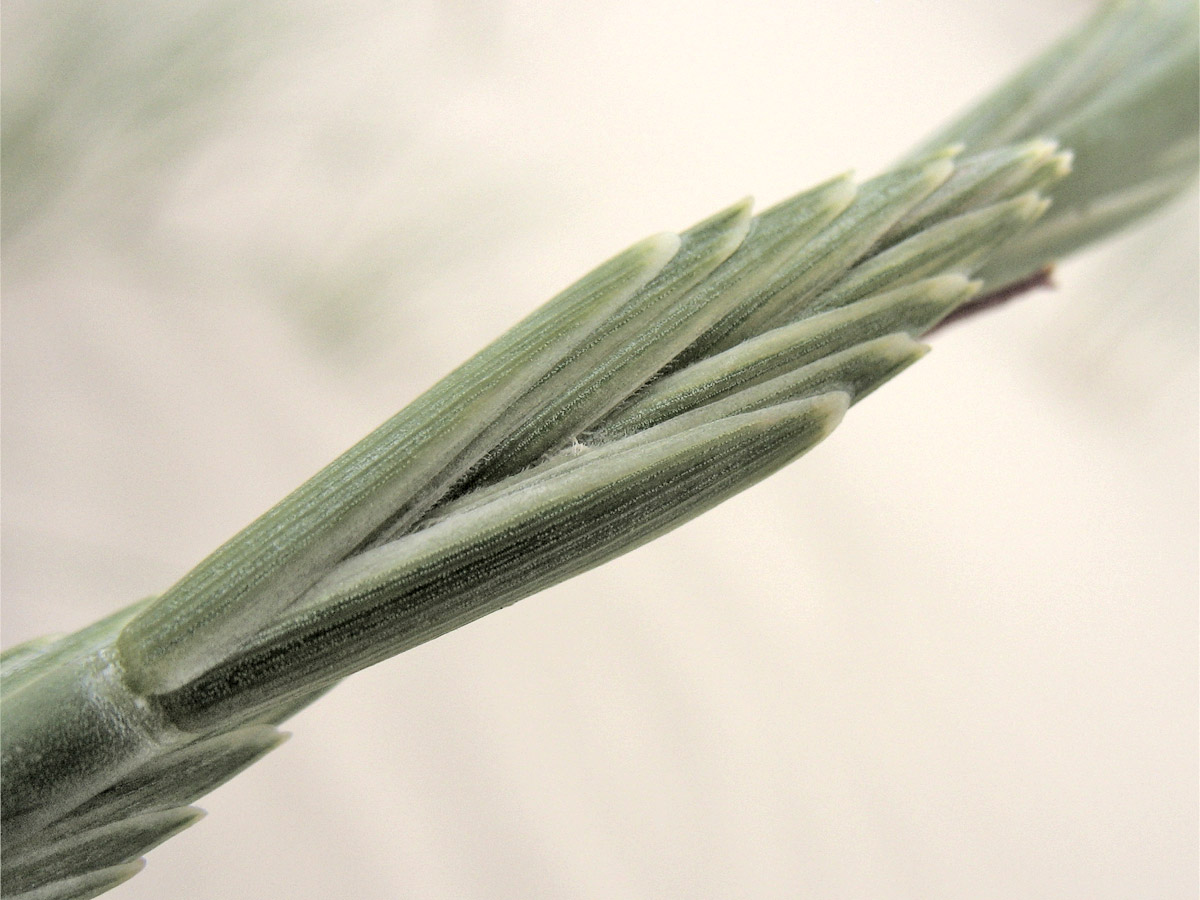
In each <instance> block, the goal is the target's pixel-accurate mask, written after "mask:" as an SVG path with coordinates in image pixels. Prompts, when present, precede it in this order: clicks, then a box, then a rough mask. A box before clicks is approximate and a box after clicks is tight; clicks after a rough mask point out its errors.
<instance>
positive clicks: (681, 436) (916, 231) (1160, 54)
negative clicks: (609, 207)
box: [2, 0, 1197, 898]
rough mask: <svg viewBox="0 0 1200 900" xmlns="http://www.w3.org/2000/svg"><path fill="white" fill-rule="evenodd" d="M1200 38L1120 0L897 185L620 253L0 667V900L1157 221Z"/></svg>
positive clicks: (95, 871) (1187, 18)
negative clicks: (175, 556) (219, 529)
mask: <svg viewBox="0 0 1200 900" xmlns="http://www.w3.org/2000/svg"><path fill="white" fill-rule="evenodd" d="M1195 19H1196V14H1195V8H1194V4H1191V3H1179V2H1175V0H1172V2H1169V3H1165V4H1154V3H1131V4H1116V5H1114V6H1112V7H1110V8H1109V9H1107V10H1106V11H1105V12H1103V13H1102V14H1101V15H1099V16H1098V17H1096V18H1095V19H1094V20H1092V21H1091V22H1089V23H1087V24H1086V25H1085V26H1084V27H1083V28H1082V29H1081V30H1080V31H1079V32H1078V33H1077V34H1075V35H1073V36H1071V37H1069V38H1068V39H1067V40H1066V41H1064V42H1063V43H1062V44H1061V45H1060V46H1059V47H1057V48H1055V49H1053V50H1051V51H1050V52H1049V53H1048V54H1047V55H1046V56H1045V57H1043V58H1042V59H1041V60H1039V61H1037V62H1035V63H1034V64H1033V65H1032V66H1031V67H1029V68H1028V69H1027V70H1026V71H1025V72H1023V73H1022V74H1020V75H1019V76H1018V77H1017V78H1016V79H1015V80H1014V81H1013V82H1012V83H1011V84H1010V85H1008V86H1006V87H1005V88H1004V89H1002V90H1001V91H999V92H998V93H997V94H996V95H994V96H993V97H992V98H989V99H988V100H987V101H985V103H984V104H982V105H981V106H980V107H978V108H977V109H976V110H975V111H974V112H972V113H970V114H968V115H967V116H966V117H964V118H963V119H962V120H960V121H959V122H958V123H957V124H955V125H953V126H952V127H951V128H949V129H948V130H946V131H945V132H943V134H941V135H939V136H938V137H937V138H935V139H934V140H933V141H932V142H930V143H929V144H928V145H927V146H926V147H925V148H922V149H920V150H919V151H917V152H915V153H914V154H912V155H911V156H910V157H909V158H908V159H907V160H906V161H905V162H903V163H902V164H900V165H899V166H898V167H897V168H896V169H894V170H893V171H890V172H888V173H885V174H884V175H881V176H879V177H877V178H875V179H872V180H870V181H867V182H865V183H863V184H861V185H857V186H856V185H855V184H854V183H853V182H852V181H851V179H850V178H848V177H845V176H843V177H840V178H836V179H833V180H832V181H829V182H827V183H825V184H822V185H819V186H818V187H816V188H813V189H812V190H810V191H807V192H805V193H802V194H800V195H798V196H796V197H794V198H792V199H790V200H787V201H785V202H783V203H780V204H778V205H776V206H775V207H773V208H771V209H769V210H767V211H765V212H763V213H761V214H759V215H757V216H753V215H751V212H750V207H749V204H748V203H747V202H743V203H739V204H736V205H735V206H733V207H730V208H729V209H727V210H725V211H723V212H721V213H719V214H717V215H716V216H714V217H712V218H710V219H708V220H706V221H704V222H701V223H700V224H698V225H697V226H695V227H694V228H692V229H690V230H688V231H685V232H683V233H682V234H680V235H678V236H676V235H671V234H666V235H660V236H658V237H655V238H651V239H649V240H647V241H644V242H642V243H641V244H638V245H636V246H634V247H633V248H631V249H630V250H628V251H626V252H625V253H623V254H620V255H618V256H616V257H614V258H613V259H612V260H610V261H608V262H607V263H605V264H604V265H602V266H601V267H599V268H598V269H597V270H595V271H594V272H593V273H591V274H590V275H588V276H586V277H585V278H584V279H582V280H581V281H580V282H578V283H577V284H575V285H573V286H572V287H570V288H568V289H567V290H566V291H564V292H563V293H562V294H560V295H559V296H558V297H556V298H554V299H553V300H551V301H550V302H549V303H548V304H546V305H545V306H544V307H542V308H541V309H540V310H538V311H537V312H535V313H534V314H533V315H531V316H530V317H529V318H527V319H526V320H525V321H523V322H522V323H520V324H519V325H517V326H516V327H515V328H514V329H512V330H511V331H510V332H508V333H507V334H506V335H504V336H503V337H502V338H500V339H499V340H498V341H497V342H495V343H494V344H492V345H491V346H490V347H488V348H486V349H485V350H484V351H482V352H481V353H480V354H478V355H477V356H476V357H474V358H472V359H471V360H470V361H468V362H467V363H465V364H464V365H463V366H461V367H460V368H459V369H457V370H456V371H455V372H453V373H451V374H450V375H449V376H447V377H446V378H445V379H443V380H442V381H441V382H439V383H438V384H437V385H435V386H434V387H433V388H432V389H431V390H430V391H428V392H427V393H426V394H424V395H423V396H422V397H420V398H419V399H418V400H417V401H416V402H415V403H413V404H412V405H411V406H409V407H408V408H406V409H405V410H403V411H401V412H400V413H399V414H397V415H396V416H395V417H394V418H393V419H391V420H390V421H389V422H387V423H385V424H384V425H383V426H381V428H379V429H378V430H377V431H376V432H374V433H373V434H372V435H370V436H368V437H367V438H366V439H365V440H364V441H362V442H361V443H360V444H358V445H357V446H356V447H354V448H352V449H351V450H350V451H349V452H347V453H346V454H345V455H343V456H342V457H341V458H339V459H338V460H336V461H335V462H333V463H332V464H330V465H329V466H328V467H327V468H325V469H324V470H323V471H322V472H320V473H318V475H317V476H315V477H314V478H313V479H311V480H310V481H309V482H307V483H306V484H305V485H303V486H302V487H301V488H300V489H298V490H297V491H296V492H295V493H294V494H292V495H291V496H289V497H288V498H286V499H285V500H284V501H283V502H282V503H280V504H279V505H278V506H277V507H275V508H274V509H272V510H271V511H269V512H268V513H267V514H265V515H264V516H263V517H261V518H260V519H259V520H257V521H256V522H254V523H252V524H251V525H250V526H249V527H248V528H247V529H246V530H245V531H243V532H242V533H240V534H239V535H237V536H236V537H234V538H233V539H232V540H231V541H230V542H229V543H227V544H226V545H225V546H223V547H222V548H220V549H219V550H218V551H217V552H216V553H214V554H213V555H212V556H211V557H210V558H209V559H207V560H205V561H204V562H203V563H201V565H200V566H198V567H197V568H196V569H195V570H193V571H192V572H191V573H189V574H188V575H187V576H185V577H184V579H182V580H181V581H180V582H179V583H178V584H177V585H175V586H174V587H172V588H171V589H170V590H168V591H167V592H166V593H165V594H164V595H163V596H162V597H160V598H158V599H156V600H150V601H144V602H143V603H141V604H138V605H135V606H134V607H131V608H130V609H128V610H125V611H123V612H121V613H118V614H116V615H115V616H113V617H110V619H107V620H105V621H103V622H101V623H97V625H95V626H92V627H91V628H89V629H85V630H84V631H83V632H80V633H79V634H77V635H73V636H71V637H68V638H64V639H62V640H59V641H51V642H38V643H33V644H29V645H24V646H22V647H19V648H14V649H13V650H10V651H8V652H6V653H5V654H4V657H3V660H2V661H3V675H4V679H3V687H4V712H5V730H4V735H3V756H4V760H3V765H4V775H3V777H4V785H3V815H4V826H5V827H4V865H3V879H4V892H5V895H6V896H8V895H11V894H16V895H18V896H20V895H23V894H24V893H25V892H27V891H38V892H39V893H38V894H37V896H45V897H51V896H54V897H63V898H67V897H88V896H94V894H95V893H98V892H100V891H102V890H105V889H107V888H108V887H111V886H112V885H113V884H116V883H117V882H118V881H119V880H121V879H123V878H125V877H128V876H129V875H130V874H132V873H133V872H135V871H136V870H137V865H136V863H134V862H133V861H134V860H136V858H137V857H138V856H140V855H141V854H142V853H143V852H145V850H146V849H148V848H149V847H150V846H153V845H154V844H155V843H157V842H159V841H161V840H163V839H165V838H166V837H169V836H170V835H171V834H173V833H174V832H175V831H177V830H179V829H180V828H183V827H186V826H187V825H188V824H190V823H191V822H192V821H194V819H195V816H196V813H195V811H194V810H192V809H191V808H190V807H189V806H188V804H190V803H191V802H193V801H194V800H195V799H197V798H198V797H200V796H202V795H203V794H204V793H206V792H207V791H209V790H211V789H212V788H213V787H214V786H216V785H217V784H219V783H221V782H222V781H224V780H225V779H227V778H229V777H231V776H232V775H233V774H235V773H236V772H237V771H240V769H241V768H243V767H245V766H246V765H249V764H250V763H251V762H253V761H254V760H255V759H257V758H258V757H259V756H261V755H262V754H263V753H265V752H267V751H268V750H270V749H271V748H272V747H274V746H275V745H276V744H277V743H278V742H279V740H280V739H281V735H280V733H279V732H278V730H277V729H276V727H275V726H276V724H277V723H278V722H280V721H282V720H283V719H284V718H286V717H287V716H288V715H290V714H291V713H292V712H294V711H296V710H297V709H299V708H301V707H303V706H304V705H306V704H307V703H308V702H311V700H312V699H314V698H315V697H316V696H319V695H320V694H321V693H323V692H324V691H325V690H327V689H328V688H329V687H331V686H332V685H333V684H335V683H336V682H337V681H338V680H339V679H340V678H342V677H344V676H346V675H348V674H350V673H352V672H354V671H356V670H358V669H361V668H363V667H364V666H368V665H371V664H373V663H375V662H378V661H379V660H381V659H384V658H386V657H388V656H391V655H393V654H395V653H398V652H401V651H403V650H405V649H407V648H409V647H412V646H414V645H416V644H418V643H420V642H422V641H425V640H429V639H430V638H432V637H436V636H437V635H439V634H443V633H445V632H446V631H449V630H451V629H453V628H457V627H459V626H460V625H463V624H465V623H466V622H469V621H471V620H473V619H475V618H478V617H479V616H482V615H484V614H486V613H488V612H491V611H493V610H495V609H498V608H500V607H502V606H504V605H507V604H509V603H512V602H514V601H515V600H517V599H520V598H521V597H524V596H527V595H529V594H530V593H533V592H535V591H537V590H540V589H541V588H544V587H546V586H548V585H550V584H553V583H555V582H557V581H560V580H562V579H564V578H567V577H570V576H571V575H574V574H576V573H578V572H581V571H583V570H585V569H588V568H590V567H593V566H595V565H598V564H600V563H602V562H604V561H605V560H608V559H611V558H613V557H614V556H616V555H619V554H620V553H622V552H625V551H626V550H629V549H631V548H633V547H635V546H637V545H639V544H641V543H643V542H645V541H647V540H650V539H652V538H653V537H655V536H656V535H658V534H661V533H663V532H665V531H667V530H669V529H671V528H673V527H675V526H677V525H679V524H681V523H682V522H684V521H686V520H688V519H689V518H691V517H693V516H695V515H697V514H699V513H701V512H703V511H704V510H705V509H708V508H710V507H711V506H713V505H715V504H716V503H719V502H720V501H721V500H723V499H724V498H726V497H728V496H730V495H731V494H733V493H736V492H737V491H739V490H741V489H743V488H745V487H747V486H748V485H750V484H753V483H754V482H756V481H758V480H759V479H761V478H763V477H765V476H766V475H767V474H769V473H770V472H772V471H774V470H776V469H778V468H779V467H780V466H782V465H784V464H786V463H787V462H788V461H790V460H792V459H794V458H795V457H796V456H798V455H800V454H802V453H803V452H805V451H806V450H808V449H809V448H810V447H812V446H813V445H814V444H816V443H817V442H818V441H820V440H821V439H822V438H823V437H824V436H825V435H826V434H828V433H829V431H830V430H832V429H833V428H834V427H835V426H836V424H837V423H838V421H839V420H840V418H841V416H842V414H843V413H844V411H845V410H846V408H847V407H848V406H849V405H851V404H852V403H854V402H856V401H857V400H859V399H861V398H862V397H863V396H865V395H867V394H868V393H870V392H871V391H873V390H875V389H876V388H877V387H878V386H879V385H880V384H882V383H883V382H885V381H887V380H888V379H890V378H891V377H893V376H894V375H895V374H897V373H898V372H899V371H901V370H903V369H904V368H905V367H906V366H908V365H910V364H911V363H912V362H914V361H915V360H916V359H918V358H919V357H920V356H922V355H923V354H924V352H925V348H924V347H923V345H921V344H920V343H919V340H918V339H919V338H920V336H921V335H922V334H924V333H925V332H926V331H928V330H929V329H930V328H932V327H933V326H934V325H936V324H937V323H938V322H940V321H941V320H942V319H943V318H945V317H946V316H947V315H949V314H950V313H951V312H953V311H954V310H955V309H957V308H959V307H960V306H961V305H962V304H964V303H967V302H969V301H970V300H971V299H972V298H973V297H974V296H975V295H976V294H977V293H978V292H980V291H981V290H982V291H984V292H987V291H991V290H996V289H999V288H1003V287H1004V286H1005V285H1008V284H1010V283H1012V282H1014V281H1017V280H1020V279H1022V278H1025V277H1027V276H1029V275H1030V274H1031V273H1034V272H1036V271H1037V270H1039V269H1040V268H1041V267H1042V266H1043V265H1044V264H1045V263H1046V262H1048V261H1050V260H1052V259H1053V258H1055V257H1057V256H1058V255H1060V254H1061V253H1063V252H1067V251H1069V250H1072V249H1075V248H1076V247H1077V246H1079V245H1081V244H1082V243H1083V242H1085V241H1087V240H1091V239H1094V238H1095V237H1097V236H1099V235H1101V234H1103V233H1106V232H1107V231H1108V230H1111V229H1112V228H1114V227H1116V226H1118V225H1120V224H1124V222H1126V221H1128V220H1130V219H1131V218H1133V217H1135V216H1136V215H1139V214H1141V213H1142V212H1145V211H1146V210H1148V209H1150V208H1152V207H1153V206H1154V205H1157V204H1158V203H1161V202H1163V200H1165V199H1166V198H1167V197H1169V196H1170V195H1172V194H1173V193H1174V192H1175V191H1176V190H1178V188H1179V187H1180V186H1182V184H1183V183H1185V182H1186V180H1187V179H1189V178H1191V177H1192V176H1193V175H1194V172H1195V168H1196V106H1197V103H1196V94H1197V86H1196V79H1195V68H1196V66H1195V59H1196V43H1197V41H1196V21H1195ZM1055 139H1057V142H1056V140H1055ZM1060 143H1061V144H1062V146H1064V147H1069V148H1070V151H1067V150H1060V149H1059V144H1060ZM1072 151H1073V152H1074V153H1075V164H1076V170H1075V172H1074V173H1072V172H1071V170H1072ZM1068 175H1070V177H1067V176H1068ZM1048 198H1051V199H1053V205H1052V206H1049V212H1047V208H1048V205H1049V204H1048Z"/></svg>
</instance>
